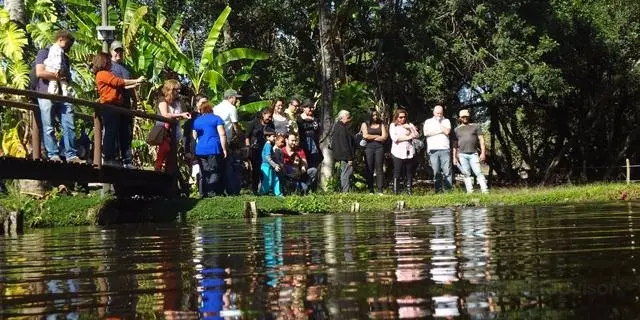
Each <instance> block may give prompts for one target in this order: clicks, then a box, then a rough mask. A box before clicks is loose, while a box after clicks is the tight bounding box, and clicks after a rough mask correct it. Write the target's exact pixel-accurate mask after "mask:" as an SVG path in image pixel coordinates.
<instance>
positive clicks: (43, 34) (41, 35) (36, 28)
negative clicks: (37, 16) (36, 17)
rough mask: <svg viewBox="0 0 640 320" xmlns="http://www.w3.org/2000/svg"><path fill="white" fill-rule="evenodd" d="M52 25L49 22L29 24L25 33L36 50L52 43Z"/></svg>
mask: <svg viewBox="0 0 640 320" xmlns="http://www.w3.org/2000/svg"><path fill="white" fill-rule="evenodd" d="M52 31H53V24H51V23H50V22H38V23H30V24H28V25H27V32H28V33H29V34H30V35H31V39H32V40H33V43H34V44H35V45H36V47H37V48H39V49H42V48H44V47H46V46H48V45H50V44H52V43H53V41H54V39H53V32H52Z"/></svg>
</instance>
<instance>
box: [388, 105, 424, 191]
mask: <svg viewBox="0 0 640 320" xmlns="http://www.w3.org/2000/svg"><path fill="white" fill-rule="evenodd" d="M408 115H409V114H408V113H407V111H406V110H405V109H401V108H398V109H396V112H394V114H393V122H392V123H391V125H389V137H391V155H392V156H393V193H394V194H397V193H398V180H399V179H400V175H401V174H402V169H403V168H404V170H405V174H406V177H407V178H406V181H405V185H406V189H405V190H407V193H408V194H409V195H411V186H412V184H413V174H414V173H415V170H416V163H415V159H413V156H414V155H415V153H416V152H415V149H414V148H413V144H412V143H411V140H413V139H416V138H418V137H419V136H420V134H419V133H418V130H417V129H416V127H415V126H414V125H413V124H412V123H409V121H408V120H407V117H408Z"/></svg>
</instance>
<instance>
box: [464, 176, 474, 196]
mask: <svg viewBox="0 0 640 320" xmlns="http://www.w3.org/2000/svg"><path fill="white" fill-rule="evenodd" d="M464 187H465V188H466V189H467V193H472V192H473V177H465V178H464Z"/></svg>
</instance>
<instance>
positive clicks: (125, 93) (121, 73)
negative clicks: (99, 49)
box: [111, 60, 132, 109]
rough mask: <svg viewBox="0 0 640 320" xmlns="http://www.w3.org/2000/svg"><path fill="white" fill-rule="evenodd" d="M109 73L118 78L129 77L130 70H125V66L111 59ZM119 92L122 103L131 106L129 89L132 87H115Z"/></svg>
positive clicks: (127, 106)
mask: <svg viewBox="0 0 640 320" xmlns="http://www.w3.org/2000/svg"><path fill="white" fill-rule="evenodd" d="M111 73H113V74H114V75H115V76H116V77H118V78H120V79H129V80H130V79H131V72H129V70H127V68H126V67H125V66H124V65H122V64H120V63H118V62H115V61H113V60H111ZM117 90H118V91H119V92H118V93H120V95H121V96H122V102H123V103H122V105H123V106H124V107H126V108H129V109H130V108H131V90H132V89H125V88H118V89H117Z"/></svg>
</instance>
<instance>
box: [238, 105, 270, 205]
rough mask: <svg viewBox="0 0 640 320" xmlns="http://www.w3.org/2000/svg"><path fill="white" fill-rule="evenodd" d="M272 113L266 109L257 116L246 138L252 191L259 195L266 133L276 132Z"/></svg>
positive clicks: (250, 125)
mask: <svg viewBox="0 0 640 320" xmlns="http://www.w3.org/2000/svg"><path fill="white" fill-rule="evenodd" d="M271 119H272V113H271V109H270V108H264V109H262V110H261V111H260V112H258V115H257V116H256V118H255V119H253V121H251V123H249V126H248V127H247V134H246V136H245V141H244V143H245V146H247V147H249V150H250V153H249V154H250V156H249V157H250V160H251V191H252V192H253V193H254V194H258V186H259V185H260V166H261V165H262V149H263V148H264V144H265V143H266V141H267V139H266V138H265V137H264V131H265V130H267V131H275V130H274V129H273V123H272V122H271Z"/></svg>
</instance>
